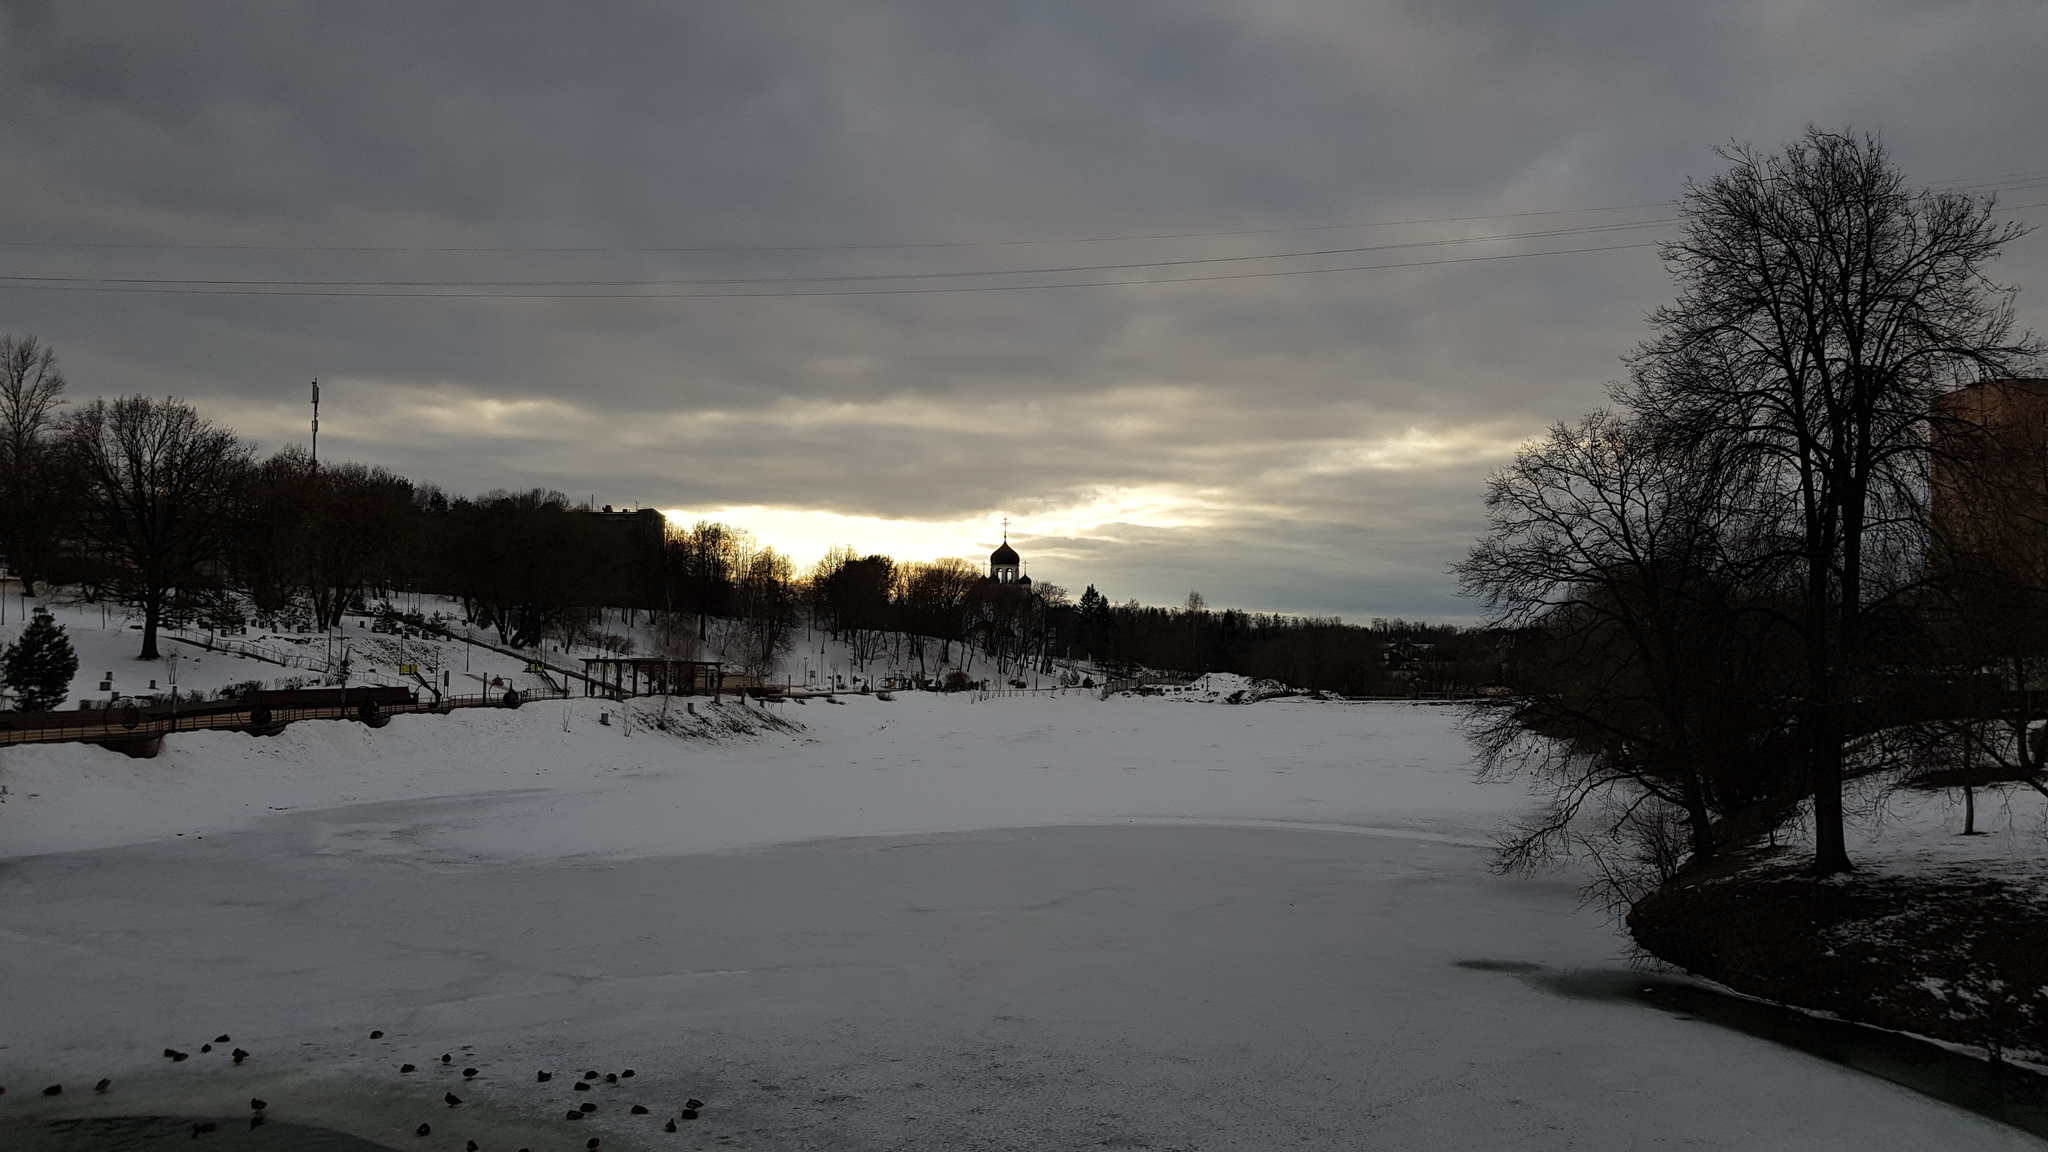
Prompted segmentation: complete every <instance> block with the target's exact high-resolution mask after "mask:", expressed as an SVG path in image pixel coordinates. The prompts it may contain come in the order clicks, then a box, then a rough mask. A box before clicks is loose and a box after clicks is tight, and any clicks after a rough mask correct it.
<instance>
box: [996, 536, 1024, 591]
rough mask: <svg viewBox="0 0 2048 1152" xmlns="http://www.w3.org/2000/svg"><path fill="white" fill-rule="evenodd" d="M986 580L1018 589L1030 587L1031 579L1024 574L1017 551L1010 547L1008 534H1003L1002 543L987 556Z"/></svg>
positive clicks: (1022, 564)
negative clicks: (1011, 585)
mask: <svg viewBox="0 0 2048 1152" xmlns="http://www.w3.org/2000/svg"><path fill="white" fill-rule="evenodd" d="M988 578H989V579H991V580H993V581H995V582H996V583H998V584H1015V585H1017V586H1018V587H1020V588H1029V587H1031V577H1029V576H1026V575H1025V574H1024V562H1023V560H1022V558H1020V557H1019V556H1018V555H1017V550H1016V549H1015V548H1012V547H1010V534H1009V532H1007V531H1005V532H1004V533H1003V542H1002V544H1001V546H999V547H998V548H997V549H996V550H995V551H993V552H991V553H989V554H988Z"/></svg>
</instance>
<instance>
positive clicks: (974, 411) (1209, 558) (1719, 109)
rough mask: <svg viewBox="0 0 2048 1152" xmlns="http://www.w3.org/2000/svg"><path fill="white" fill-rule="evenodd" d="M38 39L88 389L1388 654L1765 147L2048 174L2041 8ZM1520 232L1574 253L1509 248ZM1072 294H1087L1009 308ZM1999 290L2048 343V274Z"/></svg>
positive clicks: (1160, 7)
mask: <svg viewBox="0 0 2048 1152" xmlns="http://www.w3.org/2000/svg"><path fill="white" fill-rule="evenodd" d="M0 28H4V31H0V38H4V39H0V156H4V157H5V158H6V159H5V162H4V163H0V240H4V241H7V242H8V243H7V244H6V245H5V246H4V247H0V260H4V262H5V271H6V272H7V273H8V274H9V275H10V276H13V277H16V279H11V280H0V330H5V331H10V332H34V333H37V334H39V335H41V336H42V337H43V338H44V339H45V340H47V341H49V342H51V343H53V344H54V345H55V346H56V347H57V348H58V350H59V353H60V355H61V356H62V357H63V358H64V362H65V364H66V367H67V370H68V373H69V375H70V377H71V379H72V381H73V386H74V388H75V389H76V390H77V391H79V392H81V393H85V394H91V393H95V392H104V393H114V392H125V391H144V392H150V393H156V394H163V393H176V394H180V395H184V396H187V397H190V398H192V399H193V400H195V401H196V402H198V403H200V404H201V405H202V406H203V407H204V408H205V409H206V410H207V411H208V412H209V413H210V414H211V415H213V416H215V417H216V418H218V419H221V420H223V421H225V422H227V423H230V424H232V425H234V426H235V427H237V428H239V429H241V430H242V431H243V432H244V433H245V434H247V435H250V436H252V437H254V438H256V439H258V440H259V441H260V442H261V443H263V444H264V445H266V446H276V445H279V444H282V443H286V442H289V441H292V440H294V439H300V438H302V437H303V434H304V433H303V429H304V420H305V416H306V415H307V413H306V405H305V382H306V381H307V380H308V379H310V378H312V377H315V376H318V377H319V378H320V379H321V381H322V388H323V393H324V396H323V400H324V404H323V428H322V433H323V435H322V441H323V445H322V447H323V449H324V450H325V451H326V452H329V453H347V454H349V455H352V456H355V457H358V458H361V459H366V460H372V461H375V462H378V463H383V464H387V465H389V466H391V467H394V468H398V469H400V470H402V471H405V472H406V473H408V474H410V475H413V476H416V477H418V478H420V479H422V480H427V481H431V482H435V483H439V484H442V485H444V486H446V487H449V488H451V489H456V490H464V491H476V490H482V489H486V488H492V487H525V486H532V485H545V486H549V487H557V488H561V489H563V490H564V491H567V492H569V493H571V494H574V495H579V496H580V495H586V494H588V495H594V496H595V497H596V498H597V499H598V500H599V501H600V502H609V503H634V502H638V503H642V504H652V505H657V506H660V507H664V508H674V509H680V510H686V511H688V512H692V513H722V514H728V515H734V516H736V517H742V518H751V520H752V523H753V527H754V528H755V530H756V531H757V532H759V533H760V534H761V535H762V536H763V537H764V538H766V539H769V540H771V541H775V540H780V541H783V542H785V543H788V544H790V545H791V546H793V547H796V548H798V549H803V548H810V547H815V546H817V545H818V543H819V541H821V540H824V539H827V538H829V534H832V533H837V532H842V531H844V532H847V533H854V532H864V533H872V534H873V535H874V536H875V537H878V538H877V539H863V538H860V537H857V536H856V537H854V538H851V539H847V540H845V542H847V543H852V544H855V545H857V546H865V547H887V548H896V549H899V550H901V551H903V552H905V553H909V554H913V555H937V554H965V555H973V554H974V553H976V552H977V551H986V549H987V548H989V547H991V546H992V545H993V543H994V537H995V534H996V532H997V531H998V529H997V527H996V525H997V522H998V519H999V518H1000V517H1002V516H1005V515H1007V516H1008V517H1010V518H1011V519H1012V521H1013V524H1014V528H1013V539H1015V540H1017V541H1018V543H1019V545H1020V548H1021V549H1022V550H1023V551H1024V553H1025V555H1026V558H1027V560H1028V561H1029V562H1030V563H1031V564H1032V570H1033V572H1034V574H1035V575H1039V576H1041V577H1044V578H1048V579H1051V580H1054V581H1056V582H1058V583H1061V584H1066V585H1071V586H1073V587H1075V588H1078V587H1080V586H1081V585H1083V584H1087V583H1094V584H1096V585H1097V586H1099V587H1100V588H1102V589H1103V590H1104V591H1105V592H1106V593H1107V594H1109V595H1111V596H1113V597H1115V598H1117V599H1120V600H1121V599H1126V598H1132V597H1135V598H1139V599H1143V600H1147V601H1153V602H1163V601H1178V600H1179V599H1181V597H1182V596H1184V595H1185V593H1186V591H1187V590H1188V589H1190V588H1199V589H1201V590H1202V591H1203V592H1204V594H1205V595H1206V596H1207V597H1208V599H1209V600H1210V602H1211V603H1215V604H1239V605H1243V606H1247V607H1253V608H1263V609H1285V610H1296V611H1316V612H1338V613H1344V614H1347V615H1352V616H1367V615H1376V614H1388V615H1391V614H1408V615H1415V614H1429V615H1438V616H1445V615H1459V614H1464V613H1468V612H1469V611H1470V608H1469V606H1466V605H1463V604H1461V603H1460V602H1459V601H1457V599H1456V598H1455V596H1454V594H1453V587H1452V583H1451V581H1450V580H1449V579H1448V577H1446V575H1445V574H1444V570H1445V568H1446V567H1447V566H1448V565H1449V564H1450V563H1451V562H1453V561H1454V560H1455V559H1456V558H1457V557H1458V556H1459V555H1460V554H1462V552H1463V549H1464V548H1465V546H1466V544H1467V542H1468V541H1469V539H1470V537H1471V534H1472V532H1473V531H1474V529H1475V528H1476V526H1477V523H1478V506H1477V500H1478V494H1479V485H1480V482H1481V480H1482V478H1483V476H1484V475H1485V473H1486V471H1487V470H1488V469H1489V468H1490V467H1492V466H1494V465H1496V464H1498V463H1499V462H1500V461H1501V460H1502V459H1504V458H1505V456H1506V455H1507V454H1508V453H1509V452H1511V451H1512V449H1513V446H1514V445H1515V444H1516V443H1517V442H1518V441H1519V440H1520V439H1522V438H1525V437H1527V436H1529V435H1532V434H1534V433H1536V432H1538V431H1540V430H1541V429H1542V428H1543V426H1545V425H1546V424H1548V423H1549V422H1551V421H1554V420H1558V419H1566V418H1570V417H1572V416H1574V415H1576V414H1577V413H1579V412H1581V411H1583V410H1585V409H1587V408H1589V407H1592V406H1594V405H1596V404H1597V403H1599V402H1600V400H1601V397H1602V390H1603V386H1604V384H1605V382H1606V381H1608V380H1610V379H1612V378H1613V377H1614V376H1616V375H1617V374H1618V373H1619V371H1620V367H1619V363H1618V360H1617V357H1618V356H1620V355H1621V354H1622V353H1624V352H1626V351H1627V350H1628V348H1629V347H1630V346H1631V345H1632V344H1633V343H1634V342H1635V341H1636V340H1637V339H1640V338H1641V336H1642V327H1641V324H1642V320H1641V318H1642V315H1643V313H1644V312H1645V311H1646V310H1647V309H1648V308H1650V307H1652V306H1653V305H1654V304H1656V303H1657V302H1658V301H1659V300H1661V299H1662V298H1663V297H1664V296H1666V295H1667V294H1668V285H1667V281H1666V279H1665V277H1664V275H1663V273H1662V270H1661V269H1660V267H1659V266H1658V263H1657V260H1656V257H1655V253H1654V250H1653V249H1651V248H1647V247H1641V246H1630V245H1644V244H1648V243H1651V242H1654V241H1655V240H1656V239H1657V238H1658V237H1659V236H1661V235H1664V234H1665V230H1664V228H1663V227H1662V226H1660V225H1657V224H1655V223H1654V222H1655V221H1657V220H1660V219H1663V218H1666V217H1667V216H1668V209H1667V208H1663V207H1659V205H1660V203H1661V202H1667V201H1669V200H1670V199H1672V198H1673V197H1674V196H1675V195H1676V194H1677V192H1678V190H1679V187H1680V184H1681V182H1682V180H1683V179H1684V178H1685V177H1687V176H1688V175H1691V176H1704V175H1706V174H1709V173H1711V172H1712V171H1714V170H1715V169H1716V168H1717V167H1718V166H1719V164H1720V162H1719V161H1718V160H1717V159H1716V157H1715V156H1714V154H1713V148H1714V146H1715V145H1717V144H1720V143H1724V142H1726V141H1728V140H1730V139H1741V140H1748V141H1753V142H1757V143H1760V144H1764V145H1775V144H1777V143H1779V142H1782V141H1784V140H1787V139H1790V138H1791V137H1793V136H1795V135H1797V134H1798V132H1800V131H1801V130H1802V129H1803V128H1804V127H1805V126H1806V125H1807V124H1808V123H1816V124H1821V125H1823V126H1844V125H1853V126H1855V127H1858V128H1864V129H1871V130H1876V131H1880V132H1882V133H1883V135H1884V136H1885V138H1886V140H1887V142H1888V143H1889V144H1890V146H1891V147H1892V148H1893V150H1894V152H1895V155H1896V157H1897V159H1898V160H1899V162H1900V163H1901V164H1902V165H1903V166H1904V167H1905V168H1906V169H1907V171H1908V172H1909V173H1911V174H1912V175H1913V176H1914V177H1915V178H1917V179H1919V180H1922V181H1926V182H1934V181H1952V180H1953V181H1964V180H1968V181H1988V180H1990V178H1994V177H2001V176H2003V175H2004V174H2007V173H2014V172H2038V171H2040V170H2044V169H2048V156H2044V155H2043V139H2042V136H2041V132H2040V127H2039V126H2040V125H2041V124H2043V123H2048V85H2044V84H2042V83H2041V79H2042V66H2041V64H2040V61H2041V59H2042V58H2043V50H2044V49H2048V9H2044V8H2043V7H2042V6H2041V5H2040V4H2039V3H2038V2H2036V0H2010V2H2002V3H1993V2H1982V3H1958V4H1949V5H1943V6H1940V7H1938V8H1932V9H1930V8H1928V7H1926V6H1921V5H1908V4H1900V3H1883V2H1877V0H1868V2H1848V0H1843V2H1835V3H1825V2H1823V3H1802V4H1785V3H1782V2H1761V0H1759V2H1755V3H1747V4H1744V3H1734V4H1722V5H1692V6H1675V5H1643V4H1629V3H1621V2H1613V3H1592V2H1582V3H1570V2H1567V3H1558V4H1544V5H1530V4H1525V3H1517V2H1514V0H1498V2H1494V3H1481V2H1477V0H1470V2H1462V3H1460V2H1451V3H1441V2H1439V3H1428V4H1423V3H1415V4H1394V3H1382V4H1358V3H1353V2H1337V0H1331V2H1327V3H1318V2H1311V0H1304V2H1298V3H1283V2H1267V3H1257V4H1244V3H1236V4H1223V3H1213V4H1205V3H1194V2H1186V0H1180V2H1174V3H1164V2H1162V3H1156V4H1153V3H1142V2H1137V0H1132V2H1129V3H1118V4H1101V3H1095V2H1074V3H1043V4H1032V5H1009V4H975V3H959V2H957V0H945V2H938V0H934V2H932V3H881V4H869V5H851V6H850V5H844V4H826V3H815V4H809V3H759V2H747V3H731V4H719V3H695V4H690V5H667V4H652V3H649V4H630V3H614V4H608V5H579V6H574V7H560V6H542V5H532V6H523V5H509V4H504V3H492V4H476V5H469V6H464V5H453V4H451V5H439V4H437V5H416V4H409V3H394V4H389V5H383V6H379V5H375V4H366V5H349V6H333V5H318V4H311V3H306V4H290V3H260V4H258V3H251V4H246V5H220V4H202V3H193V4H180V5H176V6H162V7H150V6H136V5H130V4H106V5H97V4H91V3H65V4H61V5H60V4H37V3H15V4H12V5H10V6H9V7H8V10H7V19H6V20H5V22H4V25H0ZM2006 183H2007V185H2008V186H2009V187H2010V189H2011V190H2010V191H2008V192H2007V193H2006V194H2005V199H2006V202H2007V203H2009V204H2012V205H2016V206H2020V205H2035V204H2037V203H2038V202H2039V201H2041V200H2048V195H2043V191H2042V189H2041V188H2040V187H2039V186H2035V187H2032V188H2029V187H2027V186H2026V181H2025V180H2024V179H2020V180H2009V181H2006ZM1566 209H1569V210H1574V211H1570V212H1559V211H1558V210H1566ZM1582 209H1613V210H1608V211H1578V210H1582ZM1539 212H1542V213H1555V214H1551V215H1540V216H1529V215H1509V214H1521V213H1539ZM2014 214H2015V215H2016V216H2017V217H2018V218H2021V219H2026V220H2040V219H2043V218H2044V216H2048V213H2044V212H2043V210H2041V209H2039V208H2027V207H2020V208H2017V209H2016V211H2015V213H2014ZM1473 217H1494V218H1491V219H1470V218H1473ZM1452 218H1468V219H1452ZM1418 220H1420V221H1435V222H1434V223H1423V224H1391V225H1388V226H1380V227H1344V228H1331V227H1327V226H1330V225H1364V224H1385V223H1386V222H1398V221H1418ZM1637 225H1642V226H1640V227H1638V226H1637ZM1589 227H1607V228H1611V229H1613V230H1609V231H1598V232H1591V231H1571V230H1574V229H1586V228H1589ZM1275 230H1280V231H1275ZM1221 233H1234V234H1231V235H1223V234H1221ZM1518 233H1520V234H1528V233H1548V234H1547V235H1525V236H1524V237H1523V238H1520V239H1510V240H1490V239H1484V238H1486V237H1495V236H1502V235H1506V234H1518ZM1190 234H1198V235H1190ZM1104 238H1119V239H1104ZM86 245H99V246H86ZM107 245H130V246H127V247H110V246H107ZM177 245H184V247H177ZM1592 249H1602V250H1592ZM1301 252H1321V253H1324V254H1323V255H1310V256H1294V257H1290V258H1286V259H1269V258H1267V257H1268V256H1270V255H1271V254H1275V253H1301ZM1542 252H1552V253H1561V254H1553V255H1532V254H1534V253H1542ZM1501 257H1505V258H1501ZM1196 261H1199V263H1194V262H1196ZM1443 261H1459V262H1443ZM1388 265H1394V267H1387V266H1388ZM1402 265H1405V266H1402ZM1104 266H1112V267H1104ZM1361 266H1378V267H1377V270H1354V271H1327V272H1326V271H1319V270H1322V269H1333V268H1358V267H1361ZM1019 269H1064V270H1066V271H1038V272H1015V271H1011V272H1009V273H1008V274H1004V275H988V274H986V273H988V272H989V271H990V270H1019ZM1075 269H1080V270H1079V271H1075ZM1271 273H1289V274H1287V275H1271ZM1293 273H1307V274H1293ZM1999 273H2000V275H2001V276H2003V277H2004V278H2006V279H2008V280H2010V281H2013V282H2017V283H2019V284H2021V285H2023V286H2028V287H2032V288H2033V289H2034V291H2033V292H2032V293H2031V294H2028V295H2023V297H2022V308H2023V316H2024V318H2025V319H2026V320H2027V321H2028V322H2029V323H2030V324H2031V325H2032V326H2033V327H2036V328H2048V323H2043V320H2042V318H2043V316H2044V312H2043V310H2042V308H2041V306H2040V299H2041V298H2043V295H2044V293H2048V275H2044V273H2048V247H2044V244H2043V242H2042V240H2041V238H2040V237H2038V236H2037V237H2030V238H2029V239H2027V240H2025V241H2022V242H2021V243H2020V244H2019V245H2016V246H2015V247H2014V249H2012V251H2011V252H2010V253H2009V255H2008V258H2007V260H2006V261H2005V262H2004V264H2003V265H2002V266H2001V268H2000V269H1999ZM1221 276H1230V277H1235V278H1231V279H1207V278H1200V277H1221ZM21 277H47V278H56V279H44V280H26V279H20V278H21ZM62 278H74V279H62ZM1161 280H1174V281H1177V282H1172V283H1156V282H1155V283H1149V284H1124V285H1121V286H1118V285H1108V286H1096V287H1047V286H1044V285H1055V284H1071V283H1097V284H1100V283H1101V282H1104V281H1161ZM146 281H176V282H178V283H168V284H167V283H145V282H146ZM193 281H209V282H211V283H207V284H195V283H192V282H193ZM282 281H293V282H296V283H293V284H282V283H279V282H282ZM656 281H660V282H664V283H662V284H661V285H660V286H649V285H650V284H651V283H652V282H656ZM238 282H239V283H238ZM251 282H253V283H251ZM365 282H376V283H365ZM79 289H92V290H89V291H86V290H79ZM108 289H116V290H111V291H110V290H108ZM166 289H170V291H166ZM958 289H974V290H973V291H961V290H958ZM223 292H229V293H250V294H219V293H223ZM279 293H306V294H279ZM334 293H343V294H334ZM475 293H490V294H493V295H489V296H479V295H475ZM822 293H844V294H822ZM650 294H652V295H655V296H657V297H658V298H646V299H633V298H628V297H631V296H635V295H650ZM506 295H512V296H530V297H532V298H525V299H518V298H510V299H508V298H504V296H506ZM691 296H695V297H697V298H688V297H691ZM749 296H752V297H755V298H751V299H750V298H746V297H749ZM576 297H585V298H576ZM956 536H957V540H955V539H953V538H954V537H956ZM949 541H951V542H950V543H949ZM804 558H805V557H800V559H804Z"/></svg>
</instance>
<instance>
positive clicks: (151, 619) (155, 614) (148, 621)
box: [136, 602, 163, 660]
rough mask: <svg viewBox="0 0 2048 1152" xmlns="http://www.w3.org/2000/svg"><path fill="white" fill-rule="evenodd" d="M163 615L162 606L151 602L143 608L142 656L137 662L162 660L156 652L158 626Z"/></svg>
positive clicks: (138, 657)
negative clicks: (158, 621)
mask: <svg viewBox="0 0 2048 1152" xmlns="http://www.w3.org/2000/svg"><path fill="white" fill-rule="evenodd" d="M162 615H163V608H162V606H160V605H158V604H156V603H154V602H151V603H145V604H143V606H142V655H140V656H137V657H136V659H137V660H156V659H160V657H159V656H158V655H157V651H156V625H157V620H158V618H159V617H161V616H162Z"/></svg>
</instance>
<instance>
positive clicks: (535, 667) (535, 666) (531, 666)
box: [526, 660, 547, 672]
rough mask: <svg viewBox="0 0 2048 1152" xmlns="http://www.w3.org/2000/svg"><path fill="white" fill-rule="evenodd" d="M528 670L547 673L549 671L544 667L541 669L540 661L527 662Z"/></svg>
mask: <svg viewBox="0 0 2048 1152" xmlns="http://www.w3.org/2000/svg"><path fill="white" fill-rule="evenodd" d="M526 670H527V671H528V672H545V671H547V669H546V668H543V667H541V663H540V661H538V660H528V661H527V662H526Z"/></svg>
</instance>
